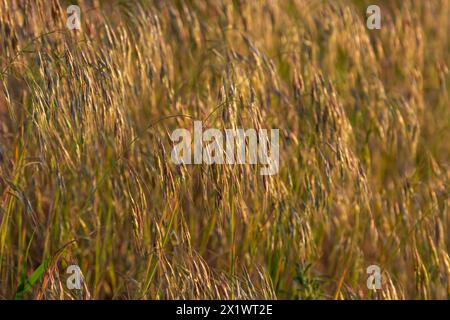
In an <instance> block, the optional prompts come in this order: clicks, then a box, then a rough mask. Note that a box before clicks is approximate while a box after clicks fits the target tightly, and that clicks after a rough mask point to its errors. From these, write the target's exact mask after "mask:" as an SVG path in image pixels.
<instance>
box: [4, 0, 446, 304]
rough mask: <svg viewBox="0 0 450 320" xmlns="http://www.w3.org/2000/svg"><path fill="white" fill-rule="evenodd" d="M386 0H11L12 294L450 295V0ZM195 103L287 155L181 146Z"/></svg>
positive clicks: (7, 52)
mask: <svg viewBox="0 0 450 320" xmlns="http://www.w3.org/2000/svg"><path fill="white" fill-rule="evenodd" d="M378 3H379V4H380V6H381V8H382V28H381V30H373V31H370V30H368V29H367V28H366V26H365V9H366V7H367V5H369V4H372V3H371V1H365V0H359V1H357V0H354V1H346V0H342V1H321V0H309V1H308V0H286V1H284V0H283V1H281V0H280V1H275V0H266V1H260V0H255V1H243V0H235V1H231V0H230V1H228V0H212V1H176V0H173V1H156V0H154V1H153V0H145V1H144V0H141V1H99V0H94V1H88V0H86V1H84V0H83V1H79V5H80V7H81V12H82V16H81V22H82V30H81V31H70V30H69V29H67V28H66V26H65V23H66V17H67V14H66V11H65V10H66V8H67V6H68V5H69V4H72V3H69V2H66V1H59V0H36V1H34V0H33V1H31V0H30V1H21V0H17V1H12V0H0V72H1V74H0V81H1V83H0V86H1V89H2V90H1V93H0V298H14V296H15V294H16V292H17V288H18V286H19V284H20V283H21V282H23V281H24V279H27V278H28V277H29V276H30V275H31V274H32V272H33V271H34V270H36V269H37V268H38V266H39V265H40V264H41V263H43V262H45V261H48V265H46V267H47V268H46V269H45V270H46V271H45V273H44V274H43V275H42V277H41V278H40V279H39V281H38V282H37V283H36V284H34V286H32V288H31V289H30V290H29V291H28V292H26V293H25V295H24V298H32V299H72V298H85V299H88V298H94V299H98V298H100V299H132V298H133V299H140V298H146V299H167V298H174V299H180V298H189V299H200V298H203V299H212V298H215V299H224V298H230V299H231V298H235V299H236V298H238V299H253V298H262V299H273V298H287V299H299V298H300V299H308V298H321V299H333V298H336V299H374V298H377V299H403V298H413V299H436V298H449V297H450V257H449V245H450V239H449V237H448V234H449V232H450V216H449V215H450V212H449V207H450V187H449V185H450V170H449V168H450V167H449V165H450V163H449V159H450V108H449V92H450V81H449V80H450V79H449V71H448V66H449V63H450V54H449V53H450V36H449V32H448V30H450V19H449V16H450V1H449V0H434V1H420V0H402V1H378ZM194 119H198V120H203V121H204V122H205V123H207V124H208V126H211V127H216V128H235V127H240V128H255V129H259V128H279V129H280V134H281V139H280V140H281V141H280V172H279V174H278V175H275V176H261V175H259V171H258V168H257V167H256V166H251V165H239V166H229V165H214V166H207V165H187V166H175V165H173V163H172V162H171V160H170V149H171V144H170V140H169V138H168V133H170V132H171V131H172V130H173V129H175V128H192V123H193V120H194ZM71 264H78V265H79V266H80V268H81V270H82V272H83V278H84V283H83V290H82V291H81V292H78V293H76V292H73V291H71V290H68V289H67V288H66V282H65V279H66V277H67V275H66V274H65V270H66V268H67V266H68V265H71ZM371 264H376V265H379V266H380V267H381V268H382V270H383V286H382V290H380V291H377V292H371V291H369V290H368V289H367V287H366V279H367V274H366V268H367V267H368V266H369V265H371Z"/></svg>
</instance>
